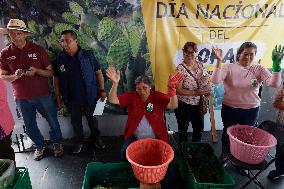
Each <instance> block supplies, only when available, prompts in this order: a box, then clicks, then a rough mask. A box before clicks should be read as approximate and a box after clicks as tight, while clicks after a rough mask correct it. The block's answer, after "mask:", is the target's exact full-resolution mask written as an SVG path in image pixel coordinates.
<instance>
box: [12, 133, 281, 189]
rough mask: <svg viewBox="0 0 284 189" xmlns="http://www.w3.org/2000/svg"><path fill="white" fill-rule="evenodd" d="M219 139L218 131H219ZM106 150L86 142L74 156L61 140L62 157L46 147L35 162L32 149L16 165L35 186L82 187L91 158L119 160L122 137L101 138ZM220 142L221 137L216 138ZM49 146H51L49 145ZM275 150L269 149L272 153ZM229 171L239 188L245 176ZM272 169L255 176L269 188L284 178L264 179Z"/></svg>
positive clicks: (277, 188)
mask: <svg viewBox="0 0 284 189" xmlns="http://www.w3.org/2000/svg"><path fill="white" fill-rule="evenodd" d="M218 136H219V138H220V136H221V132H218ZM177 138H178V137H177V135H176V133H175V134H173V135H171V136H170V143H171V145H172V146H173V148H174V149H176V148H178V147H177V143H176V141H177ZM103 139H104V141H105V143H106V145H107V149H106V150H97V149H94V148H93V147H92V146H90V145H89V144H86V145H85V146H84V148H83V150H82V152H81V153H80V154H77V155H73V154H72V153H71V149H72V145H71V144H72V141H70V140H66V141H65V143H64V150H65V154H64V156H63V157H62V158H55V157H53V154H52V152H51V150H49V149H47V150H46V153H45V157H44V159H42V160H41V161H34V160H33V159H32V155H33V153H32V152H27V153H16V162H17V167H27V168H28V169H29V174H30V179H31V182H32V186H33V188H34V189H67V188H68V189H79V188H82V184H83V178H84V174H85V168H86V165H87V164H88V163H90V162H93V161H98V162H105V163H107V162H119V161H120V157H119V153H120V152H119V151H120V147H121V144H122V142H123V137H122V136H120V137H118V136H116V137H103ZM219 141H220V140H219ZM202 142H208V143H209V144H211V146H212V147H213V149H214V153H215V155H217V157H218V156H219V155H220V153H221V144H220V142H218V143H215V144H212V143H211V139H210V133H209V132H205V133H204V135H203V137H202ZM49 146H50V145H49ZM273 151H274V149H273V150H272V154H273V153H274V152H273ZM225 169H226V170H227V171H228V173H229V174H230V175H231V176H233V178H234V179H235V181H236V185H235V187H234V188H236V189H238V188H241V186H242V185H243V184H244V183H245V182H246V181H247V179H246V177H244V176H243V175H241V174H240V173H239V171H238V170H236V169H235V168H234V167H233V166H231V164H230V163H228V164H227V165H226V166H225ZM271 169H274V164H273V165H271V166H270V167H268V169H267V170H265V171H264V172H263V173H262V174H261V175H260V176H259V177H258V178H260V180H261V182H262V184H263V185H264V187H265V188H268V189H282V188H284V179H279V180H278V181H276V182H271V181H269V180H268V179H267V174H268V172H269V170H271ZM247 188H248V189H254V188H256V185H254V184H250V185H249V186H248V187H247Z"/></svg>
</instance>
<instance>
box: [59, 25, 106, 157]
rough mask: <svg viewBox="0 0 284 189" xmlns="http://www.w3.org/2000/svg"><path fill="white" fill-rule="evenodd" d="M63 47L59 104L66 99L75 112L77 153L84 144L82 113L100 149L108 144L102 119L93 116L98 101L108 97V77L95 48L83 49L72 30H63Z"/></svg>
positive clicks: (75, 151) (70, 108)
mask: <svg viewBox="0 0 284 189" xmlns="http://www.w3.org/2000/svg"><path fill="white" fill-rule="evenodd" d="M60 42H61V46H62V48H63V51H62V52H61V53H60V54H59V55H58V57H57V59H56V60H55V62H54V92H55V95H56V103H57V106H58V107H62V105H63V103H64V104H65V105H66V106H67V107H68V109H69V111H70V113H71V124H72V126H73V129H74V134H75V147H74V150H73V153H80V151H81V148H82V146H83V140H84V135H83V125H82V116H83V114H84V115H85V116H86V118H87V121H88V125H89V128H90V130H91V139H92V141H93V143H94V145H95V146H96V147H98V148H100V149H103V148H105V145H104V144H103V142H102V140H101V138H100V137H99V135H100V132H99V130H98V121H97V119H96V118H95V116H93V112H94V109H95V106H96V102H97V100H98V99H99V98H101V100H102V101H103V100H104V99H105V97H106V93H105V91H104V77H103V74H102V71H101V68H100V65H99V64H98V62H97V61H96V59H95V57H94V54H93V52H92V51H91V50H83V49H81V48H80V46H79V45H78V42H77V34H76V33H75V32H74V31H72V30H65V31H63V32H62V33H61V39H60Z"/></svg>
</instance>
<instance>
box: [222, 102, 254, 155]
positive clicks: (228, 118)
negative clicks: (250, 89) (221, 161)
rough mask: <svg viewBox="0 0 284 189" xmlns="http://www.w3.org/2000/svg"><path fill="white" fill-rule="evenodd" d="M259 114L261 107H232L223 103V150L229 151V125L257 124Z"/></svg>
mask: <svg viewBox="0 0 284 189" xmlns="http://www.w3.org/2000/svg"><path fill="white" fill-rule="evenodd" d="M258 114H259V107H256V108H250V109H241V108H232V107H230V106H227V105H225V104H222V110H221V117H222V121H223V126H224V128H223V134H222V150H223V152H229V150H230V142H229V135H228V134H227V129H228V127H230V126H232V125H237V124H239V125H251V126H254V125H255V124H256V121H257V118H258Z"/></svg>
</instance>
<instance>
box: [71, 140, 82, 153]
mask: <svg viewBox="0 0 284 189" xmlns="http://www.w3.org/2000/svg"><path fill="white" fill-rule="evenodd" d="M82 147H83V143H80V142H79V143H78V144H75V145H74V148H73V151H72V153H73V154H79V153H80V152H81V150H82Z"/></svg>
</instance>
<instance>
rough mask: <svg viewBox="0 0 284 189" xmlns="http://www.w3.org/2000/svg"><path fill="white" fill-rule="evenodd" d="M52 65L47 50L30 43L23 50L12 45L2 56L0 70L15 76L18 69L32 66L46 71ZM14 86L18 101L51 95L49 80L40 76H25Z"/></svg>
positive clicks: (3, 50) (14, 83)
mask: <svg viewBox="0 0 284 189" xmlns="http://www.w3.org/2000/svg"><path fill="white" fill-rule="evenodd" d="M50 64H51V62H50V60H49V58H48V55H47V53H46V52H45V50H44V49H43V48H42V47H41V46H39V45H36V44H34V43H32V42H29V41H27V44H26V46H25V47H24V48H23V49H18V48H17V47H16V46H15V45H14V44H13V43H11V44H10V45H9V46H7V47H6V48H4V49H2V51H1V54H0V68H1V69H2V70H4V71H8V72H10V74H14V73H15V71H16V70H17V69H28V68H30V67H31V66H34V67H36V68H40V69H45V68H46V67H47V66H49V65H50ZM12 85H13V89H14V96H15V98H16V99H34V98H38V97H42V96H48V95H49V94H50V89H49V86H48V78H47V77H42V76H39V75H35V76H32V77H28V76H23V77H21V78H19V79H17V80H16V81H14V82H12Z"/></svg>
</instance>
